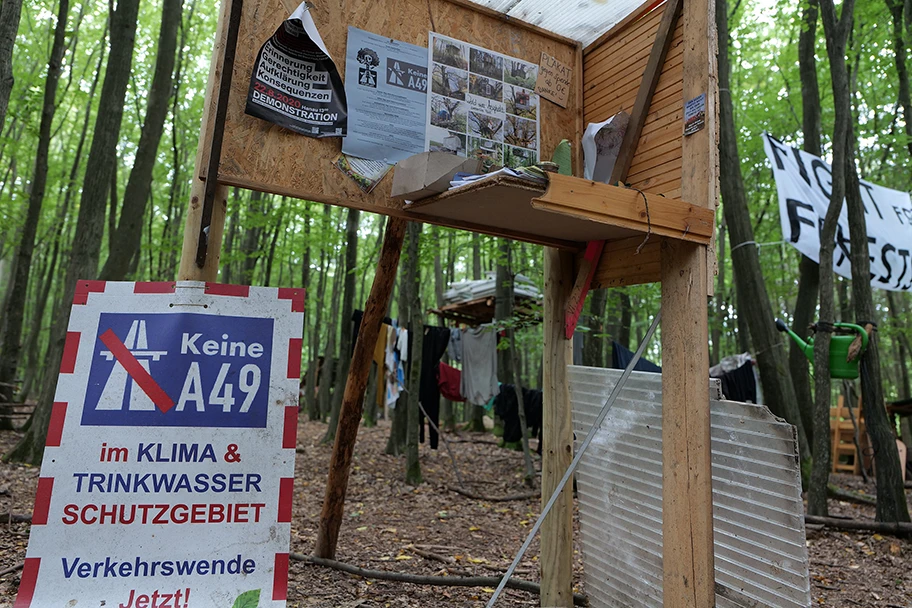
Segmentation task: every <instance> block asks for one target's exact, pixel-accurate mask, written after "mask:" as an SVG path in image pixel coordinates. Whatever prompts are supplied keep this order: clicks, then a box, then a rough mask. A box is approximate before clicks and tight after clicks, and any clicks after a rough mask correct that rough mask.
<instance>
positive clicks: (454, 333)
mask: <svg viewBox="0 0 912 608" xmlns="http://www.w3.org/2000/svg"><path fill="white" fill-rule="evenodd" d="M447 355H449V357H450V360H452V361H455V362H456V363H462V330H460V329H459V328H458V327H453V328H451V329H450V343H449V344H448V345H447Z"/></svg>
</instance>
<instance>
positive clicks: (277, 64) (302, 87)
mask: <svg viewBox="0 0 912 608" xmlns="http://www.w3.org/2000/svg"><path fill="white" fill-rule="evenodd" d="M245 112H246V113H247V114H250V115H251V116H256V117H257V118H262V119H263V120H268V121H269V122H274V123H275V124H277V125H279V126H281V127H285V128H286V129H290V130H292V131H294V132H296V133H301V134H302V135H308V136H310V137H317V138H320V137H342V136H344V135H345V131H346V128H347V125H348V105H347V103H346V99H345V87H344V86H343V84H342V77H341V76H339V71H338V70H337V69H336V64H335V63H333V60H332V57H330V56H329V51H328V50H326V45H325V44H324V43H323V39H322V38H321V37H320V32H319V31H317V26H316V24H315V23H314V20H313V17H311V15H310V9H309V7H308V5H307V2H302V3H301V4H300V6H298V8H297V9H295V11H294V12H293V13H292V14H291V15H290V16H289V17H288V19H286V20H285V21H284V22H282V25H280V26H279V28H278V29H277V30H276V31H275V34H273V35H272V36H271V37H270V38H269V40H267V41H266V42H265V44H263V47H262V48H261V49H260V52H259V54H257V58H256V63H254V65H253V74H251V75H250V89H249V90H248V92H247V106H246V108H245Z"/></svg>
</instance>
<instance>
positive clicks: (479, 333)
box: [461, 325, 498, 405]
mask: <svg viewBox="0 0 912 608" xmlns="http://www.w3.org/2000/svg"><path fill="white" fill-rule="evenodd" d="M461 389H462V390H461V392H462V394H463V395H464V396H465V398H466V401H468V402H469V403H473V404H475V405H482V404H485V403H487V402H488V401H490V400H491V399H492V398H493V397H494V396H495V395H496V394H497V393H498V384H497V332H495V331H494V327H493V326H492V325H482V326H481V327H474V328H471V329H466V330H464V331H463V333H462V385H461Z"/></svg>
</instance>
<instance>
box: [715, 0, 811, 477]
mask: <svg viewBox="0 0 912 608" xmlns="http://www.w3.org/2000/svg"><path fill="white" fill-rule="evenodd" d="M716 25H717V27H718V31H719V91H720V95H719V101H720V103H719V123H720V130H721V133H720V143H719V151H720V154H719V156H720V163H721V169H722V170H721V187H722V201H723V212H724V214H725V221H726V224H727V225H728V229H729V231H730V232H729V242H730V245H731V257H732V265H733V271H734V276H735V286H736V289H737V292H738V301H739V302H740V303H742V304H743V303H745V302H749V303H750V304H749V306H741V307H740V310H739V313H740V314H743V315H744V316H745V317H746V320H747V325H748V327H749V328H750V333H751V337H752V338H753V343H754V347H755V348H756V353H755V356H756V358H757V362H758V367H759V368H760V379H761V381H762V383H763V395H764V399H765V400H766V402H767V404H768V406H769V408H770V410H771V411H772V412H773V413H774V414H776V415H777V416H781V417H783V418H785V419H786V420H788V421H789V422H790V423H791V424H794V425H795V426H796V427H797V430H798V446H799V450H800V454H801V458H802V459H804V460H806V459H808V458H809V456H810V447H809V444H808V441H807V435H806V434H805V432H804V425H803V424H802V422H801V416H800V414H799V412H798V404H797V402H796V399H795V389H794V388H793V387H792V379H791V377H790V376H789V374H788V369H787V367H786V361H787V358H786V356H785V349H784V348H783V346H782V341H781V339H780V337H779V335H778V334H777V332H776V328H775V326H774V324H773V311H772V307H771V306H770V299H769V295H768V294H767V291H766V285H765V283H764V282H763V270H762V268H761V266H760V257H759V255H758V253H757V248H756V247H753V246H751V245H746V243H749V242H750V241H753V240H754V231H753V227H752V225H751V218H750V211H749V210H748V207H747V198H746V195H745V192H744V182H743V180H742V178H741V163H740V160H739V158H738V142H737V136H736V130H735V120H734V114H733V109H732V100H731V94H730V92H729V91H730V86H731V85H730V73H731V67H730V64H729V59H728V46H729V44H730V37H729V31H728V2H727V1H726V0H716Z"/></svg>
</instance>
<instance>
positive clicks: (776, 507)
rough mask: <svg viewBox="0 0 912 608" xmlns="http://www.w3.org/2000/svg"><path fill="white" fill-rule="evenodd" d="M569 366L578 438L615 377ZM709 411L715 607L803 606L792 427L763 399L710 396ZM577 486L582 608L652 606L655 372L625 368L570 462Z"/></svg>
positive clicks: (656, 577) (806, 588) (658, 402)
mask: <svg viewBox="0 0 912 608" xmlns="http://www.w3.org/2000/svg"><path fill="white" fill-rule="evenodd" d="M569 369H570V372H569V375H570V395H571V402H572V406H573V427H574V431H575V432H576V439H577V441H582V440H583V439H585V434H586V432H587V431H588V430H589V427H590V426H591V424H592V423H593V422H594V420H595V418H596V416H597V415H598V412H599V410H600V409H601V406H602V404H604V402H605V399H606V398H607V396H608V394H609V392H610V391H611V389H612V387H613V386H614V384H615V383H616V382H617V379H618V377H620V374H621V372H620V370H606V369H596V368H588V367H576V366H571V367H570V368H569ZM714 382H718V381H714ZM714 388H715V391H716V392H715V394H713V395H712V396H713V397H717V396H718V395H719V393H718V389H717V388H716V387H714ZM713 392H714V391H711V394H712V393H713ZM710 407H711V410H710V411H711V419H712V422H711V423H712V466H713V519H714V522H713V523H714V526H713V529H714V542H715V567H716V583H717V594H716V605H717V606H719V607H720V608H736V607H737V608H747V607H751V608H754V607H761V606H770V607H776V608H806V607H807V606H810V601H811V597H810V581H809V580H808V554H807V547H806V545H805V534H804V507H803V505H802V502H801V481H800V473H799V470H798V459H797V442H796V439H795V435H794V428H793V427H792V426H791V425H789V424H787V423H785V422H784V421H782V420H780V419H778V418H775V417H774V416H773V415H772V414H770V412H769V410H768V409H766V408H765V407H763V406H757V405H752V404H746V403H737V402H733V401H719V400H713V401H711V402H710ZM577 482H578V488H579V504H580V532H581V541H582V542H581V545H582V549H583V564H584V569H585V579H586V593H587V595H588V596H589V599H590V605H591V606H593V608H607V607H609V606H610V607H612V608H614V607H615V606H624V607H633V606H636V607H640V606H649V607H653V606H655V607H661V606H662V379H661V375H659V374H649V373H644V372H634V373H633V375H632V376H631V377H630V380H629V381H628V382H627V385H626V386H625V387H624V389H623V391H622V392H621V394H620V396H619V398H618V400H617V402H616V403H615V405H614V407H613V408H612V410H611V412H610V413H609V414H608V417H607V418H606V419H605V422H604V423H603V424H602V429H601V431H600V432H599V434H598V435H597V436H596V438H595V439H594V440H593V441H592V444H591V445H590V447H589V450H588V451H587V452H586V454H585V456H583V459H582V460H581V461H580V466H579V469H578V472H577Z"/></svg>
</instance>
